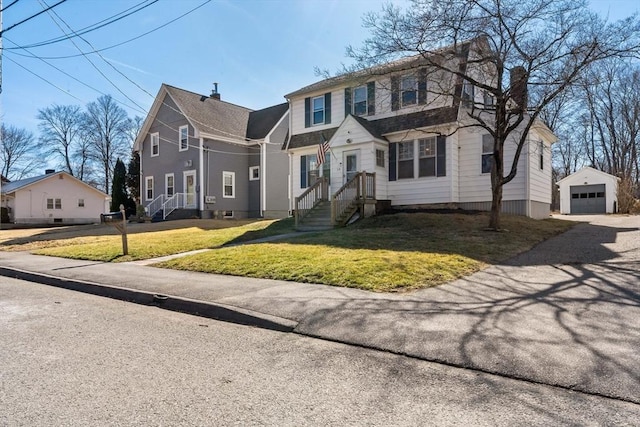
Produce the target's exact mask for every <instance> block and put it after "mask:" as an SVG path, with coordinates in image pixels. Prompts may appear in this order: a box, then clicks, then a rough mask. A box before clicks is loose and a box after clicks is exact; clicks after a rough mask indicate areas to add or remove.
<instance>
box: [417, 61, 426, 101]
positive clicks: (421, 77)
mask: <svg viewBox="0 0 640 427" xmlns="http://www.w3.org/2000/svg"><path fill="white" fill-rule="evenodd" d="M426 103H427V69H426V68H421V69H420V70H418V104H421V105H424V104H426Z"/></svg>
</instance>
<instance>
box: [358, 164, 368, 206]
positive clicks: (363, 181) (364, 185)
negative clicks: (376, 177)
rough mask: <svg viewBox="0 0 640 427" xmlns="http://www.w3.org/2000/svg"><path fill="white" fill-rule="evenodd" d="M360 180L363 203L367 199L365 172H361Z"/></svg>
mask: <svg viewBox="0 0 640 427" xmlns="http://www.w3.org/2000/svg"><path fill="white" fill-rule="evenodd" d="M360 179H361V180H362V200H363V201H364V200H366V199H367V171H362V175H360Z"/></svg>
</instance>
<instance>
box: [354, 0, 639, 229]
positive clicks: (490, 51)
mask: <svg viewBox="0 0 640 427" xmlns="http://www.w3.org/2000/svg"><path fill="white" fill-rule="evenodd" d="M364 25H365V28H368V29H369V30H370V31H371V36H370V38H369V39H367V40H366V41H365V42H364V44H363V46H362V47H360V48H357V49H356V48H352V47H349V48H348V49H347V54H348V56H350V57H351V58H352V59H354V60H355V61H356V63H357V64H359V66H363V67H370V66H373V65H376V64H380V63H384V62H388V61H390V60H393V59H397V58H400V57H406V56H408V55H419V57H420V59H421V63H423V64H426V65H427V66H428V67H430V68H432V69H434V70H436V71H439V72H441V73H444V74H446V75H452V76H454V77H455V79H456V82H455V83H456V86H457V87H460V86H461V85H471V86H472V87H473V88H474V89H475V90H480V91H482V92H483V93H484V94H486V96H488V97H490V98H491V99H492V101H493V102H492V105H491V107H490V108H486V106H485V105H481V104H478V103H476V102H473V103H472V104H471V105H470V106H469V108H466V116H467V117H466V118H465V120H464V122H463V123H462V124H461V126H466V127H469V126H472V127H477V128H481V129H484V130H486V132H488V133H489V134H490V135H491V136H492V137H493V140H494V144H493V156H492V158H493V165H492V170H491V189H492V205H491V216H490V221H489V228H491V229H494V230H497V229H499V228H500V211H501V208H502V190H503V186H504V185H505V184H507V183H509V182H510V181H512V180H513V179H514V178H515V176H516V174H517V165H518V160H519V158H520V155H521V152H522V150H523V148H524V147H525V146H526V143H527V135H528V133H529V131H530V130H531V128H532V127H533V126H534V125H535V124H536V122H537V121H538V120H539V117H540V115H541V113H542V111H544V109H545V108H546V107H547V106H548V105H549V104H550V103H551V102H552V101H553V100H554V99H556V98H557V97H558V96H560V95H561V94H562V93H564V92H565V91H567V90H568V89H570V88H571V87H572V86H573V85H574V84H576V82H577V81H578V79H579V78H580V77H581V76H582V75H583V74H584V72H585V71H586V70H588V69H589V67H591V66H592V65H593V64H595V63H598V62H600V61H602V60H605V59H608V58H618V57H626V56H634V55H638V52H639V51H640V41H639V40H640V21H639V20H638V16H637V15H633V16H631V17H629V18H627V19H624V20H621V21H618V22H614V23H608V22H605V21H604V20H603V19H601V18H600V17H598V16H597V15H596V14H594V13H592V12H590V11H589V7H588V3H587V1H585V0H528V1H522V0H414V1H413V2H412V5H411V6H410V7H409V8H408V9H406V10H402V9H400V8H399V7H396V6H394V5H386V6H385V7H384V8H383V10H382V12H381V13H371V14H368V15H366V16H365V19H364ZM467 49H470V51H469V52H467ZM467 53H468V55H466V54H467ZM461 56H467V57H468V59H467V61H466V63H462V62H461V61H460V58H461ZM528 91H530V96H528ZM462 94H463V96H464V90H463V91H462ZM529 101H530V102H529ZM507 140H510V141H511V140H513V141H514V142H515V144H516V150H515V155H514V158H513V160H512V163H511V165H505V158H504V147H505V142H506V141H507Z"/></svg>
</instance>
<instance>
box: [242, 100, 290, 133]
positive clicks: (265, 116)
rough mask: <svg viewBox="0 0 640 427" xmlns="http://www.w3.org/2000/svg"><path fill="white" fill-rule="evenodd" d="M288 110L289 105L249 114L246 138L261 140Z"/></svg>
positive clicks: (279, 105)
mask: <svg viewBox="0 0 640 427" xmlns="http://www.w3.org/2000/svg"><path fill="white" fill-rule="evenodd" d="M288 109H289V104H287V103H286V102H285V103H284V104H278V105H274V106H273V107H267V108H264V109H262V110H257V111H252V112H251V113H249V124H248V125H247V138H249V139H262V138H264V137H265V136H267V134H268V133H269V132H270V131H271V129H273V127H274V126H275V125H276V124H277V123H278V120H280V119H281V118H282V116H283V115H284V113H286V112H287V110H288Z"/></svg>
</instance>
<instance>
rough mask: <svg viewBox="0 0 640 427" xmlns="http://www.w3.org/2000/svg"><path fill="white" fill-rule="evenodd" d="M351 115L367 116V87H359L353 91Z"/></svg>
mask: <svg viewBox="0 0 640 427" xmlns="http://www.w3.org/2000/svg"><path fill="white" fill-rule="evenodd" d="M353 115H354V116H365V115H367V87H366V86H360V87H357V88H355V89H354V90H353Z"/></svg>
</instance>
